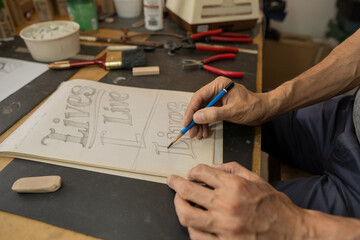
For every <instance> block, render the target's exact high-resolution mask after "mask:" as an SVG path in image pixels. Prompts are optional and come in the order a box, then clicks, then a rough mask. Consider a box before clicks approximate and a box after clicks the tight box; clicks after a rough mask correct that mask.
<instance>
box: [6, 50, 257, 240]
mask: <svg viewBox="0 0 360 240" xmlns="http://www.w3.org/2000/svg"><path fill="white" fill-rule="evenodd" d="M241 47H245V46H244V45H242V46H241ZM256 47H257V46H256V45H251V44H248V45H247V46H246V48H250V49H256ZM211 55H214V53H206V52H194V51H189V50H181V51H179V52H178V53H177V54H176V55H175V56H168V55H167V53H166V50H165V49H156V50H155V51H154V52H150V53H147V65H148V66H152V65H156V66H160V72H161V74H160V75H159V76H143V77H132V74H131V71H129V70H114V71H110V72H109V74H107V75H106V76H105V77H104V78H103V79H101V80H100V81H101V82H106V83H111V84H116V85H124V86H133V87H145V88H157V89H168V90H179V91H189V92H195V91H196V90H198V89H199V88H200V87H202V86H204V85H205V84H207V83H209V82H211V81H212V80H213V79H214V78H215V77H216V75H214V74H212V73H209V72H206V71H204V70H200V69H199V70H194V71H188V72H183V71H182V70H181V59H183V58H185V57H186V58H188V57H191V58H194V57H195V58H197V59H203V58H206V57H208V56H211ZM211 65H212V66H215V67H219V68H224V69H227V70H233V71H243V72H244V73H245V76H244V78H243V79H233V80H234V81H235V82H238V83H242V84H244V85H245V86H246V87H247V88H248V89H250V90H252V91H255V90H256V66H257V56H256V55H251V54H245V53H238V54H237V57H236V60H235V61H231V60H225V61H221V62H217V63H212V64H211ZM119 77H121V78H124V80H120V79H119ZM223 139H224V162H230V161H237V162H239V163H241V164H242V165H244V166H245V167H247V168H248V169H251V159H252V152H253V141H254V128H253V127H247V126H242V125H236V124H232V123H228V122H224V136H223ZM55 174H57V175H60V176H61V177H62V179H63V181H64V185H63V187H62V188H61V189H60V190H59V191H58V192H55V193H48V194H17V193H14V192H13V191H12V190H11V186H12V184H13V182H14V181H15V180H16V179H18V178H21V177H30V176H40V175H55ZM173 198H174V192H173V191H172V190H170V189H169V188H168V187H167V186H166V185H165V184H159V183H153V182H147V181H142V180H136V179H130V178H125V177H119V176H112V175H107V174H101V173H95V172H89V171H84V170H79V169H73V168H66V167H60V166H56V165H51V164H43V163H37V162H32V161H27V160H21V159H15V160H13V161H12V162H11V163H10V164H9V165H8V166H7V167H6V168H5V169H4V170H3V171H1V172H0V209H1V210H3V211H7V212H11V213H14V214H18V215H21V216H25V217H28V218H33V219H37V220H40V221H43V222H47V223H49V224H53V225H56V226H60V227H63V228H66V229H71V230H74V231H77V232H81V233H84V234H88V235H92V236H95V237H100V238H104V239H188V238H189V236H188V233H187V230H186V229H185V228H183V227H181V225H180V224H179V222H178V219H177V217H176V213H175V209H174V205H173Z"/></svg>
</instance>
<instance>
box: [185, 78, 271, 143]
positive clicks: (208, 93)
mask: <svg viewBox="0 0 360 240" xmlns="http://www.w3.org/2000/svg"><path fill="white" fill-rule="evenodd" d="M230 81H231V80H230V79H228V78H226V77H218V78H216V79H215V80H214V81H212V82H211V83H209V84H207V85H206V86H204V87H202V88H201V89H200V90H198V91H197V92H196V93H195V94H194V95H193V97H192V98H191V101H190V103H189V105H188V108H187V109H186V112H185V117H184V126H187V125H189V124H190V122H191V121H192V120H194V121H195V122H196V123H197V125H195V126H194V127H192V128H191V129H190V130H189V134H190V137H191V138H193V137H197V138H198V139H200V138H202V137H204V138H206V137H207V136H208V126H207V124H208V123H211V122H216V121H221V120H225V121H229V122H233V123H238V124H245V125H252V126H255V125H258V124H261V123H262V122H264V121H266V120H267V119H268V115H269V114H268V112H267V111H268V110H269V101H268V99H267V94H266V93H253V92H251V91H249V90H248V89H246V88H245V87H244V86H243V85H240V84H235V86H234V87H233V88H232V89H231V90H230V91H229V92H228V93H226V94H225V95H224V96H223V97H222V99H221V100H220V101H219V102H218V103H217V104H216V106H214V107H209V108H204V107H205V106H206V105H207V104H208V103H209V102H210V101H211V100H212V99H213V98H214V97H215V96H216V95H217V94H218V93H219V92H220V91H221V90H222V89H223V88H224V87H225V86H226V85H227V84H228V83H229V82H230Z"/></svg>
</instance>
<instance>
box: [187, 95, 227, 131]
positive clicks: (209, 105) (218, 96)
mask: <svg viewBox="0 0 360 240" xmlns="http://www.w3.org/2000/svg"><path fill="white" fill-rule="evenodd" d="M226 92H227V91H226V90H225V89H223V90H222V91H221V92H220V93H219V94H218V95H216V97H215V98H214V99H213V100H211V102H209V104H208V105H206V107H205V108H208V107H212V106H214V105H215V103H217V101H219V100H220V99H221V98H222V96H224V94H225V93H226ZM194 125H195V122H194V120H193V121H192V122H191V123H190V124H189V125H187V126H186V127H184V128H183V129H182V130H181V131H180V133H181V134H182V135H184V134H185V133H186V132H187V131H188V130H189V129H190V128H192V127H193V126H194Z"/></svg>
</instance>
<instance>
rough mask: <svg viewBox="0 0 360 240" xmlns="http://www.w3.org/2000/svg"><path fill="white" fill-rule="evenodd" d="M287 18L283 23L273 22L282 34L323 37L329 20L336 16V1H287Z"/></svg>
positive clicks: (274, 26)
mask: <svg viewBox="0 0 360 240" xmlns="http://www.w3.org/2000/svg"><path fill="white" fill-rule="evenodd" d="M286 11H287V16H286V18H285V20H284V21H283V22H276V21H274V20H271V23H270V26H271V27H272V28H274V29H276V30H278V31H280V32H286V33H294V34H303V35H308V36H311V37H315V38H318V37H323V36H324V35H325V32H326V26H327V24H328V21H329V19H331V18H334V17H335V14H336V0H286Z"/></svg>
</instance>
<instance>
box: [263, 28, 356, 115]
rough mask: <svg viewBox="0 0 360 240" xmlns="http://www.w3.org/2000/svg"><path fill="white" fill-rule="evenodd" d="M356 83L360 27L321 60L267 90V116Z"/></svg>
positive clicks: (331, 93) (306, 103)
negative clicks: (299, 73)
mask: <svg viewBox="0 0 360 240" xmlns="http://www.w3.org/2000/svg"><path fill="white" fill-rule="evenodd" d="M359 84H360V30H358V31H357V32H356V33H354V34H353V35H352V36H351V37H349V38H348V39H347V40H346V41H344V42H343V43H342V44H341V45H339V46H338V47H337V48H335V49H334V50H333V51H332V52H331V53H330V55H329V56H328V57H326V58H325V59H324V60H323V61H322V62H320V63H319V64H317V65H316V66H314V67H312V68H311V69H309V70H307V71H306V72H304V73H302V74H301V75H299V76H298V77H296V78H294V79H293V80H291V81H288V82H285V83H284V84H282V85H280V86H279V87H278V88H276V89H274V90H273V91H271V92H269V93H267V98H268V100H269V106H270V107H271V111H270V112H269V116H268V118H272V117H274V116H277V115H279V114H282V113H285V112H288V111H291V110H294V109H298V108H301V107H304V106H308V105H311V104H314V103H317V102H320V101H323V100H326V99H329V98H331V97H333V96H336V95H338V94H341V93H344V92H346V91H348V90H351V89H353V88H354V87H356V86H358V85H359Z"/></svg>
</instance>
